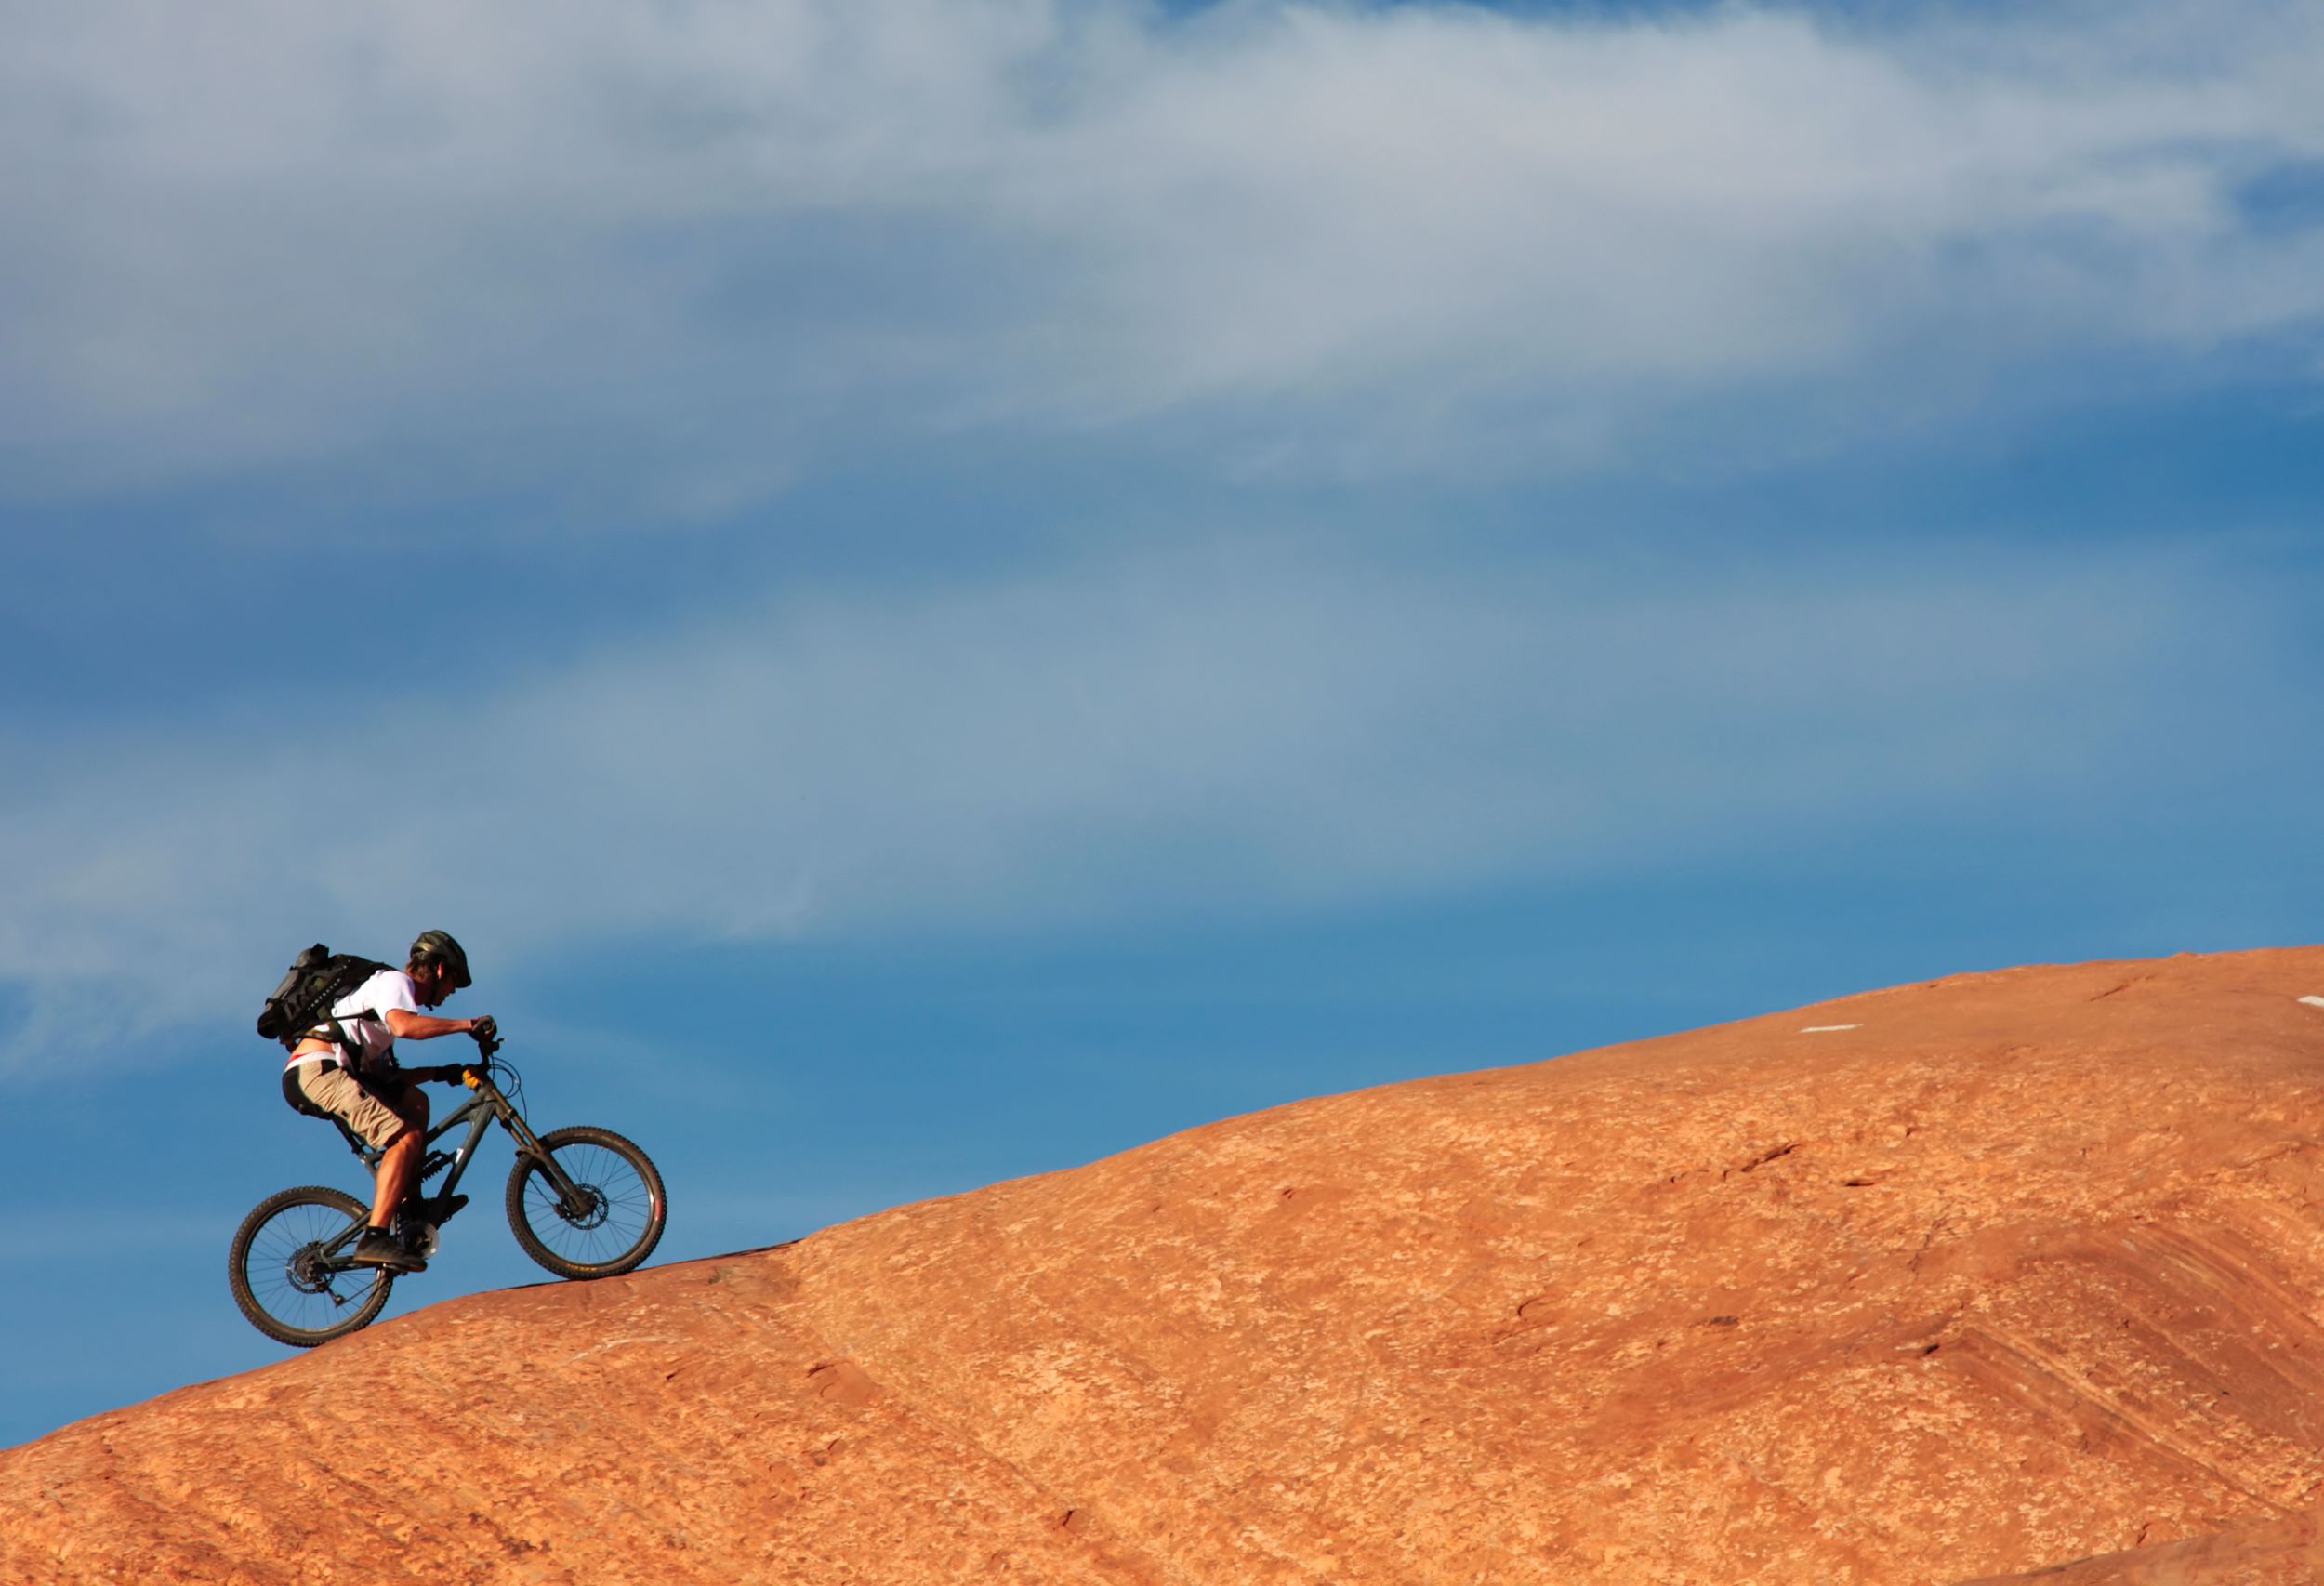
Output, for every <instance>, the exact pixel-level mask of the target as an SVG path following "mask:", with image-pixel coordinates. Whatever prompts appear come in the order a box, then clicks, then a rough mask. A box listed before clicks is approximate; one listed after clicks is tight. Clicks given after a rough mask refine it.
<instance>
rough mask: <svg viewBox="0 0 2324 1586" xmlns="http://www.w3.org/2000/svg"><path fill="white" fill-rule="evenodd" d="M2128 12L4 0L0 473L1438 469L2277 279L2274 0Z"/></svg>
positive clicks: (671, 508)
mask: <svg viewBox="0 0 2324 1586" xmlns="http://www.w3.org/2000/svg"><path fill="white" fill-rule="evenodd" d="M2176 13H2177V8H2175V7H2159V6H2144V5H2129V6H2121V7H2097V8H2089V9H2083V10H2079V11H2075V12H2072V13H2069V14H2066V15H2064V16H2061V15H2060V14H2059V13H2055V12H2052V13H2046V14H2045V16H2046V17H2047V19H2048V20H2043V19H2042V18H2026V17H2019V16H2016V15H2005V16H2001V17H1998V18H1996V19H1993V20H1987V21H1982V22H1978V23H1976V24H1974V25H1972V24H1968V23H1961V22H1955V23H1953V24H1950V25H1948V26H1946V27H1942V28H1939V27H1922V28H1918V29H1905V30H1885V31H1883V30H1881V29H1877V28H1870V27H1863V28H1857V29H1854V30H1848V31H1842V30H1837V29H1835V28H1833V27H1830V26H1820V25H1818V24H1816V22H1814V21H1812V20H1809V19H1807V18H1806V17H1805V16H1803V15H1802V14H1799V13H1791V12H1784V11H1776V10H1756V9H1749V8H1736V9H1722V10H1718V11H1716V12H1713V13H1710V14H1709V15H1707V16H1703V17H1699V18H1697V19H1694V20H1670V19H1664V20H1609V19H1606V18H1604V17H1596V16H1591V17H1587V18H1584V19H1581V20H1576V19H1574V18H1572V17H1553V16H1550V17H1545V16H1540V15H1532V16H1527V17H1525V18H1516V17H1511V16H1504V15H1499V14H1495V13H1492V12H1489V11H1486V10H1481V9H1470V8H1464V7H1440V6H1429V7H1396V8H1385V9H1381V8H1367V7H1328V6H1315V5H1291V4H1251V5H1243V6H1235V7H1225V8H1223V9H1222V10H1218V11H1213V12H1211V13H1209V14H1208V15H1207V16H1206V17H1205V18H1203V19H1202V20H1196V21H1189V20H1184V19H1180V20H1164V19H1163V18H1161V17H1160V16H1159V15H1157V14H1155V13H1154V12H1151V11H1149V10H1147V9H1145V8H1143V7H1137V6H1133V5H1129V4H1127V3H1125V0H1089V3H1086V4H1079V5H1072V6H1067V5H1063V4H1057V3H1050V0H944V3H941V4H940V3H937V0H848V3H845V4H841V3H837V0H789V3H773V0H770V3H765V4H749V5H743V4H731V3H720V0H698V3H692V4H679V5H670V6H659V7H634V6H629V5H625V4H616V3H614V0H575V3H574V4H572V5H569V6H564V7H560V8H559V9H558V11H557V14H556V16H555V18H554V19H553V20H548V19H547V18H545V16H544V14H543V13H540V12H539V11H537V10H536V9H533V8H527V7H518V6H515V5H513V4H510V3H508V0H483V3H475V0H470V3H466V4H457V5H456V4H452V3H451V0H410V3H407V4H400V5H393V6H388V5H374V4H352V5H338V6H331V7H308V6H299V5H293V4H288V3H285V0H219V3H218V4H216V5H210V6H205V7H200V8H199V9H198V10H188V9H186V8H184V7H168V6H163V5H156V4H151V3H145V0H87V3H86V4H82V5H76V6H73V7H53V6H45V5H31V4H16V5H11V6H7V7H5V13H4V14H5V20H6V25H7V31H8V34H9V37H10V39H11V49H10V50H9V52H8V53H7V59H6V60H5V61H4V62H0V171H4V172H5V173H6V174H5V175H0V226H5V228H6V229H7V232H8V234H9V236H10V238H11V247H10V249H9V250H8V258H7V260H6V261H5V262H0V343H5V345H7V348H8V350H9V352H8V357H7V363H6V371H7V372H6V373H5V374H0V415H5V416H6V418H7V425H6V429H7V432H8V433H10V434H11V435H12V436H13V437H14V440H13V442H12V443H11V444H10V446H9V450H8V456H9V458H10V462H11V471H13V472H14V473H15V474H16V476H17V477H18V479H19V480H20V481H26V482H30V483H31V484H32V485H33V486H39V485H47V486H54V487H68V486H70V487H77V488H91V487H101V486H105V485H110V484H117V483H119V482H124V481H139V480H144V481H154V480H160V481H166V480H173V479H179V478H183V477H185V476H187V475H188V474H191V473H198V472H201V471H204V470H209V469H231V468H237V467H252V466H269V465H280V464H284V463H291V462H297V463H309V462H315V461H323V462H332V461H342V462H343V461H345V460H347V459H350V458H355V457H366V456H372V457H376V456H394V457H396V458H398V459H401V460H403V461H404V462H406V463H407V464H408V465H409V466H410V467H411V468H412V469H414V470H415V471H416V472H419V473H424V474H425V475H426V476H428V477H429V478H430V479H431V480H432V481H434V482H436V483H437V485H438V487H440V488H446V489H458V488H465V487H474V488H478V489H489V488H496V487H500V486H504V485H506V484H508V482H510V481H511V480H519V481H521V482H522V488H523V489H524V490H526V491H527V492H531V493H535V494H540V493H547V494H552V495H553V494H557V493H559V492H561V493H563V494H565V495H566V496H570V497H573V498H575V499H596V498H600V497H603V496H609V495H610V496H614V497H616V498H617V499H618V502H619V506H618V508H617V510H622V511H632V510H643V511H647V512H649V513H658V514H662V515H671V516H679V515H684V514H687V513H692V512H700V513H711V514H715V513H718V512H720V511H722V510H727V509H732V508H733V507H734V506H735V505H737V504H740V503H744V502H747V501H748V500H750V499H752V498H753V497H754V496H759V495H762V494H764V493H765V492H768V491H771V490H774V489H778V488H780V487H781V485H782V483H783V482H785V481H786V480H788V479H790V478H792V477H794V476H795V474H796V471H797V470H798V469H799V468H801V467H812V466H813V465H814V464H815V463H816V462H817V461H819V460H821V459H823V458H825V457H827V456H830V455H831V454H832V453H833V452H835V451H838V450H843V449H846V448H850V447H860V446H864V445H880V444H893V443H898V442H899V441H900V440H905V439H908V438H909V437H910V436H911V435H913V434H915V433H925V431H926V429H927V427H929V426H931V425H935V426H944V425H951V426H957V425H971V426H975V425H984V426H997V427H1001V428H1004V429H1012V428H1019V429H1030V430H1045V429H1050V428H1053V427H1059V426H1066V427H1076V426H1083V425H1089V424H1092V423H1097V424H1113V425H1121V424H1126V423H1131V422H1144V423H1152V422H1155V421H1156V420H1164V419H1167V420H1169V422H1170V423H1172V424H1177V425H1191V426H1194V427H1195V431H1196V432H1197V433H1199V434H1202V435H1204V436H1205V437H1206V438H1207V439H1208V440H1209V441H1210V442H1211V443H1213V444H1228V445H1229V446H1230V449H1231V454H1232V455H1231V458H1230V460H1232V461H1235V462H1238V463H1240V464H1243V465H1246V466H1252V465H1262V464H1263V465H1266V466H1278V467H1288V468H1292V469H1314V468H1317V467H1330V468H1339V467H1344V466H1353V464H1355V463H1359V462H1360V464H1361V466H1366V467H1388V468H1419V469H1444V468H1464V469H1465V468H1472V467H1475V466H1478V465H1479V463H1480V462H1481V461H1490V462H1498V463H1502V464H1510V463H1515V464H1517V465H1519V466H1541V465H1542V464H1544V463H1547V464H1549V465H1552V466H1563V465H1564V464H1565V463H1567V462H1570V461H1572V460H1573V459H1575V458H1577V457H1582V458H1589V457H1598V458H1604V457H1606V456H1622V455H1624V454H1625V452H1626V451H1627V449H1629V448H1631V447H1634V446H1637V445H1639V444H1641V443H1644V442H1645V441H1648V440H1652V439H1655V438H1656V437H1657V436H1658V435H1660V434H1662V433H1663V430H1662V427H1663V426H1666V425H1667V424H1668V422H1669V421H1670V415H1671V414H1673V413H1674V412H1680V411H1684V410H1685V409H1687V408H1688V407H1689V406H1690V405H1691V404H1697V403H1702V402H1705V401H1716V400H1721V399H1734V400H1736V401H1740V402H1745V403H1756V402H1759V401H1763V400H1767V399H1769V398H1774V399H1780V400H1779V401H1778V403H1777V408H1778V417H1777V418H1776V419H1775V420H1773V421H1771V422H1770V423H1768V424H1767V425H1766V426H1764V427H1763V429H1761V430H1757V431H1756V432H1755V435H1754V443H1767V442H1769V440H1770V438H1771V437H1774V436H1778V435H1781V434H1782V433H1783V431H1784V430H1786V428H1787V425H1786V424H1785V423H1784V421H1783V419H1782V418H1781V416H1780V415H1781V413H1782V412H1783V411H1785V403H1793V404H1797V405H1795V406H1793V407H1792V408H1791V409H1790V411H1791V413H1792V420H1793V422H1792V425H1791V426H1790V427H1796V426H1797V424H1799V423H1802V422H1806V421H1808V419H1810V418H1811V417H1812V418H1813V420H1814V422H1815V423H1816V424H1817V425H1819V426H1828V425H1831V424H1835V423H1840V422H1842V419H1840V418H1838V417H1836V415H1838V414H1841V413H1848V414H1851V415H1853V417H1852V418H1850V419H1849V420H1846V421H1847V422H1879V421H1881V417H1882V415H1888V416H1894V415H1895V414H1896V413H1897V412H1899V411H1900V410H1910V409H1911V408H1913V407H1915V406H1916V405H1917V404H1920V403H1927V402H1935V403H1938V404H1939V405H1942V404H1943V403H1959V402H1962V401H1965V400H1969V396H1968V395H1965V394H1964V393H1972V394H1973V393H1974V392H1975V391H1976V390H1978V389H1979V384H1980V382H1981V381H1983V380H1985V379H1987V378H1989V377H1992V376H1994V375H1995V374H1997V373H2002V372H2010V373H2014V374H2015V375H2018V376H2020V377H2022V376H2023V374H2024V373H2025V372H2027V371H2028V370H2038V369H2040V368H2042V367H2044V366H2045V365H2046V364H2048V363H2053V362H2054V361H2056V360H2058V359H2060V358H2061V357H2064V356H2067V355H2070V354H2073V353H2075V352H2080V351H2090V350H2096V351H2102V352H2107V353H2119V352H2120V351H2123V350H2133V351H2146V352H2160V353H2162V354H2165V355H2167V356H2176V355H2183V354H2185V353H2188V352H2200V351H2202V350H2208V349H2212V348H2215V347H2218V346H2220V345H2223V344H2226V343H2231V342H2233V341H2235V340H2236V339H2237V338H2240V337H2254V336H2259V337H2265V336H2268V335H2271V334H2276V333H2278V332H2281V331H2284V330H2286V329H2287V328H2289V327H2294V326H2298V325H2301V324H2307V323H2312V322H2313V320H2314V319H2315V318H2316V316H2317V314H2318V313H2319V311H2324V236H2320V235H2319V234H2318V232H2317V231H2316V230H2314V229H2309V230H2302V229H2299V228H2272V229H2271V228H2268V227H2265V226H2255V225H2253V224H2252V223H2251V219H2250V218H2249V217H2248V216H2246V215H2245V214H2244V213H2243V212H2242V211H2241V209H2240V208H2239V207H2238V204H2237V202H2236V194H2237V192H2238V186H2239V184H2240V183H2242V182H2243V181H2244V180H2245V179H2246V178H2249V177H2251V175H2253V174H2254V173H2255V172H2258V171H2261V170H2264V169H2265V168H2267V167H2268V166H2269V165H2272V164H2276V163H2280V162H2285V161H2294V160H2300V159H2308V160H2313V159H2317V158H2318V157H2324V96H2318V95H2317V93H2316V92H2315V85H2316V83H2317V81H2319V80H2324V20H2319V18H2318V17H2317V14H2316V13H2314V12H2312V11H2307V10H2302V9H2298V8H2287V7H2278V6H2268V5H2258V4H2253V5H2230V6H2223V7H2207V8H2205V10H2204V12H2203V15H2202V20H2201V27H2200V28H2199V29H2196V30H2194V31H2192V32H2190V31H2189V29H2190V24H2187V23H2185V22H2182V21H2178V20H2174V18H2175V16H2176ZM1932 390H1935V391H1939V392H1941V393H1943V394H1942V395H1940V396H1937V397H1931V396H1929V395H1928V393H1929V392H1931V391H1932ZM1802 392H1805V393H1810V394H1811V395H1812V396H1814V398H1815V400H1814V401H1812V402H1811V401H1805V400H1803V399H1802Z"/></svg>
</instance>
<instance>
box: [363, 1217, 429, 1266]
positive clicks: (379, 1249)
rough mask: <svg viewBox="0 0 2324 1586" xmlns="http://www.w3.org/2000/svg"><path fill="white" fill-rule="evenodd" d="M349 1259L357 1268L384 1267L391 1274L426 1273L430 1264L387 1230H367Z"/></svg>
mask: <svg viewBox="0 0 2324 1586" xmlns="http://www.w3.org/2000/svg"><path fill="white" fill-rule="evenodd" d="M347 1259H348V1260H349V1261H350V1262H354V1263H355V1264H356V1265H357V1266H383V1267H386V1268H387V1269H388V1270H389V1271H390V1272H425V1271H427V1270H428V1263H427V1262H424V1261H422V1260H420V1259H419V1258H418V1257H417V1256H416V1255H414V1254H413V1253H412V1252H411V1251H410V1250H409V1249H406V1248H405V1246H404V1243H403V1240H401V1239H399V1238H397V1237H396V1236H394V1235H393V1234H390V1233H389V1232H388V1231H387V1230H386V1229H385V1228H366V1229H364V1230H363V1237H362V1238H360V1239H357V1240H356V1241H355V1248H354V1249H351V1250H350V1251H348V1252H347Z"/></svg>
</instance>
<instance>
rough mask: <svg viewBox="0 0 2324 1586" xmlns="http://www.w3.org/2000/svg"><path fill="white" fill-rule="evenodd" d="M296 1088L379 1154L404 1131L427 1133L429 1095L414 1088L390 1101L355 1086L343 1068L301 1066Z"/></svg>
mask: <svg viewBox="0 0 2324 1586" xmlns="http://www.w3.org/2000/svg"><path fill="white" fill-rule="evenodd" d="M298 1088H299V1089H300V1090H303V1091H305V1092H306V1093H307V1099H308V1100H309V1101H310V1102H312V1103H313V1104H315V1105H316V1106H318V1107H321V1108H322V1109H323V1110H324V1112H326V1113H329V1114H330V1115H331V1116H332V1117H337V1118H338V1119H340V1120H341V1121H343V1122H344V1123H345V1124H346V1125H347V1127H348V1128H350V1129H351V1130H354V1131H355V1132H356V1133H357V1134H359V1135H361V1136H362V1137H363V1139H364V1140H365V1141H366V1142H368V1143H371V1144H373V1145H376V1146H378V1147H379V1148H380V1149H381V1150H385V1149H387V1146H388V1143H389V1142H390V1141H391V1140H393V1139H394V1138H395V1137H396V1136H397V1135H399V1134H401V1133H403V1131H404V1130H406V1129H416V1130H420V1131H421V1132H422V1133H426V1132H427V1130H428V1094H427V1092H426V1091H424V1090H421V1089H420V1088H419V1087H418V1086H416V1085H406V1086H404V1087H403V1094H402V1095H401V1096H396V1097H394V1098H393V1099H392V1100H390V1099H388V1098H386V1097H382V1096H381V1095H379V1094H378V1092H376V1091H375V1090H370V1089H369V1088H368V1087H366V1086H364V1085H362V1084H360V1083H358V1082H357V1080H356V1078H355V1077H354V1076H353V1075H351V1074H350V1073H348V1071H347V1070H346V1069H344V1068H325V1067H324V1066H323V1065H322V1064H319V1063H302V1064H299V1065H298Z"/></svg>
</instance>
